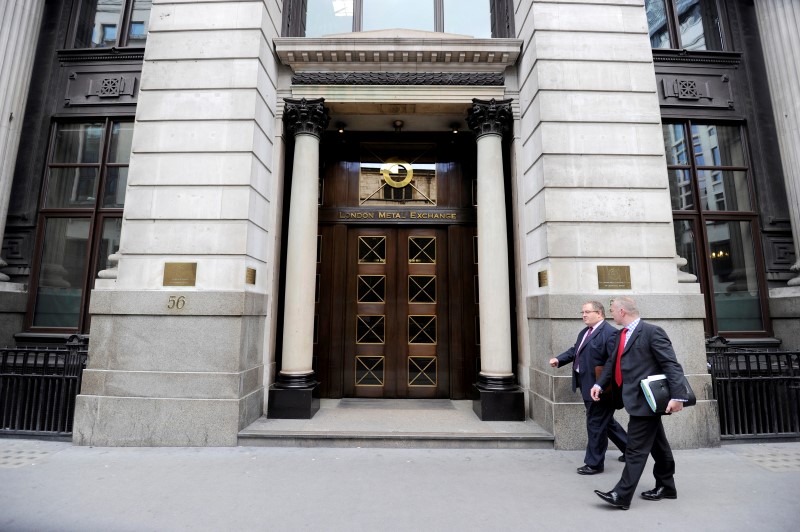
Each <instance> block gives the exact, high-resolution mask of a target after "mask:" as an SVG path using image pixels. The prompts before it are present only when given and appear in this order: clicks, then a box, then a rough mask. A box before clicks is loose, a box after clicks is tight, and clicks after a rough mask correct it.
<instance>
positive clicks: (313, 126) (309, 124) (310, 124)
mask: <svg viewBox="0 0 800 532" xmlns="http://www.w3.org/2000/svg"><path fill="white" fill-rule="evenodd" d="M283 101H284V102H286V106H285V107H284V111H283V123H284V124H286V129H287V130H288V131H289V132H290V133H291V134H292V135H300V134H307V135H314V136H315V137H317V138H320V137H321V136H322V132H323V131H325V128H326V127H328V122H330V120H331V118H330V116H328V109H326V108H325V106H324V105H323V103H324V102H325V99H324V98H316V99H314V100H306V99H305V98H300V99H299V100H295V99H292V98H284V99H283Z"/></svg>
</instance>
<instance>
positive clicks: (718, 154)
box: [692, 124, 744, 166]
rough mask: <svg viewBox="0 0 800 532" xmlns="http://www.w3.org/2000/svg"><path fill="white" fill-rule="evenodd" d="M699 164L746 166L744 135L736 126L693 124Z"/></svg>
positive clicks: (696, 155) (694, 144)
mask: <svg viewBox="0 0 800 532" xmlns="http://www.w3.org/2000/svg"><path fill="white" fill-rule="evenodd" d="M692 146H693V148H694V159H695V163H696V164H697V166H744V150H743V149H742V136H741V134H740V132H739V128H738V127H736V126H714V125H699V124H694V125H692Z"/></svg>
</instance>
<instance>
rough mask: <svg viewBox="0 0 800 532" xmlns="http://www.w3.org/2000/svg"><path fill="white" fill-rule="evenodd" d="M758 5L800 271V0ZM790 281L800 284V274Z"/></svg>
mask: <svg viewBox="0 0 800 532" xmlns="http://www.w3.org/2000/svg"><path fill="white" fill-rule="evenodd" d="M755 7H756V16H757V18H758V26H759V31H760V34H761V44H762V47H763V49H764V59H765V60H766V65H767V79H768V81H769V88H770V96H771V98H772V108H773V110H774V113H775V125H776V127H777V130H778V145H779V147H780V151H781V163H782V164H783V174H784V181H785V184H786V197H787V200H788V203H789V216H790V222H791V226H792V234H793V237H794V249H795V256H796V258H797V260H796V261H795V263H794V265H792V267H791V270H792V271H793V272H798V273H800V152H798V150H799V149H800V32H798V28H800V3H798V2H797V0H756V2H755ZM789 285H790V286H800V275H798V276H797V277H795V278H793V279H791V280H790V281H789Z"/></svg>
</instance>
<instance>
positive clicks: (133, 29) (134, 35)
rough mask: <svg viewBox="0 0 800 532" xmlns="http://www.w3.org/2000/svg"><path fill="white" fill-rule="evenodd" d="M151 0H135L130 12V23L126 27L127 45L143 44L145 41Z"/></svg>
mask: <svg viewBox="0 0 800 532" xmlns="http://www.w3.org/2000/svg"><path fill="white" fill-rule="evenodd" d="M152 3H153V2H152V0H135V2H133V11H132V12H131V25H130V28H128V46H144V44H145V42H147V29H148V24H149V21H150V5H151V4H152Z"/></svg>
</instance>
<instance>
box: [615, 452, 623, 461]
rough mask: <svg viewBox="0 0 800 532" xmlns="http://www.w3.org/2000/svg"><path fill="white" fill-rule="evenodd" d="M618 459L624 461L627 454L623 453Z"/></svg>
mask: <svg viewBox="0 0 800 532" xmlns="http://www.w3.org/2000/svg"><path fill="white" fill-rule="evenodd" d="M617 460H619V461H620V462H624V461H625V454H624V453H623V454H622V456H620V457H619V458H617Z"/></svg>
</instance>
